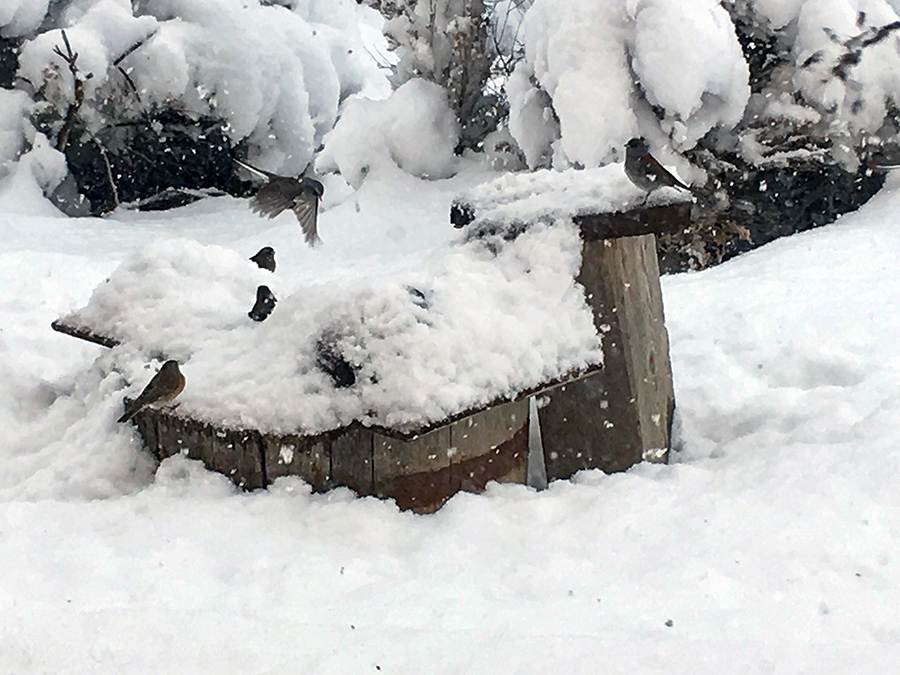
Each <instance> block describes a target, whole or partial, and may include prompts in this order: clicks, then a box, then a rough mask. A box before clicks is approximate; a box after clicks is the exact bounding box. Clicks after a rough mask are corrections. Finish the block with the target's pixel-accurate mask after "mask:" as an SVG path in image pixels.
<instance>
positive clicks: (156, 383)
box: [116, 360, 185, 422]
mask: <svg viewBox="0 0 900 675" xmlns="http://www.w3.org/2000/svg"><path fill="white" fill-rule="evenodd" d="M184 383H185V381H184V375H182V374H181V371H180V370H179V369H178V362H177V361H172V360H169V361H166V362H165V363H164V364H163V365H162V368H160V369H159V372H158V373H156V375H154V376H153V379H151V380H150V382H149V383H148V384H147V386H146V387H144V391H142V392H141V393H140V395H138V397H137V398H136V399H134V400H133V401H132V402H131V403H129V404H128V405H127V406H126V407H125V414H124V415H122V416H121V417H120V418H119V419H118V420H116V421H117V422H127V421H128V420H130V419H131V418H132V417H134V416H135V415H136V414H138V413H139V412H140V411H141V410H143V409H144V408H146V407H148V406H149V407H153V408H161V407H162V406H164V405H165V404H166V403H169V402H170V401H171V400H172V399H174V398H175V397H176V396H178V394H180V393H181V392H182V390H183V389H184Z"/></svg>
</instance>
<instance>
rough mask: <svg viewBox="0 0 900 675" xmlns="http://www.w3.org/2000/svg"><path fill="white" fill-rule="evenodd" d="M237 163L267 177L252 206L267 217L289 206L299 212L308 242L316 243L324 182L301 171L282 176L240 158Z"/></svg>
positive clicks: (298, 216)
mask: <svg viewBox="0 0 900 675" xmlns="http://www.w3.org/2000/svg"><path fill="white" fill-rule="evenodd" d="M234 163H235V164H237V165H238V166H240V167H243V168H244V169H247V170H248V171H252V172H253V173H255V174H258V175H260V176H262V177H263V178H265V179H266V180H267V181H268V182H267V183H266V184H265V185H263V186H262V187H261V188H260V189H259V191H258V192H257V193H256V195H255V196H254V197H253V198H252V199H251V200H250V208H251V209H253V210H254V211H255V212H256V213H258V214H260V215H262V216H266V217H268V218H274V217H275V216H277V215H279V214H281V212H282V211H286V210H287V209H290V210H291V211H293V212H294V215H295V216H297V222H298V223H300V229H301V230H303V236H304V238H305V239H306V243H307V244H309V245H310V246H315V244H316V242H318V241H319V234H318V231H317V230H316V221H317V220H318V215H319V201H320V200H321V199H322V195H323V194H325V186H324V185H322V183H320V182H319V181H317V180H316V179H315V178H310V177H309V176H304V175H302V174H301V175H300V176H297V177H296V178H292V177H290V176H279V175H277V174H274V173H269V172H268V171H263V170H262V169H257V168H256V167H255V166H250V165H249V164H247V163H246V162H242V161H241V160H239V159H235V160H234Z"/></svg>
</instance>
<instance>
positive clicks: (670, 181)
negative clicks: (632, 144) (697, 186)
mask: <svg viewBox="0 0 900 675" xmlns="http://www.w3.org/2000/svg"><path fill="white" fill-rule="evenodd" d="M641 161H643V162H644V163H645V164H646V165H647V168H648V170H649V171H650V173H651V174H653V175H654V176H656V177H657V180H659V182H660V183H662V184H663V185H668V186H669V187H672V186H675V187H680V188H681V189H682V190H687V191H689V192H690V188H689V187H688V186H687V185H685V184H684V183H682V182H681V181H680V180H678V179H677V178H675V176H673V175H672V173H671V172H670V171H669V170H668V169H667V168H666V167H664V166H663V165H662V164H660V163H659V160H658V159H656V157H654V156H653V155H651V154H649V153H648V154H646V155H641Z"/></svg>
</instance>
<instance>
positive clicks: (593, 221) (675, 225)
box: [450, 202, 692, 239]
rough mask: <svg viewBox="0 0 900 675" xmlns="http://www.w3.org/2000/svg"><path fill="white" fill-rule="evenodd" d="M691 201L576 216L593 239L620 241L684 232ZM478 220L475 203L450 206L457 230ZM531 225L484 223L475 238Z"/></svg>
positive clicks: (451, 220)
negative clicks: (623, 238) (620, 238)
mask: <svg viewBox="0 0 900 675" xmlns="http://www.w3.org/2000/svg"><path fill="white" fill-rule="evenodd" d="M691 208H692V204H691V202H675V203H671V204H663V205H659V206H647V207H641V208H637V209H632V210H630V211H617V212H611V213H587V214H583V215H576V216H573V217H572V220H573V222H574V223H575V224H576V225H578V226H579V227H580V228H581V231H582V233H583V234H584V236H585V237H586V238H589V239H616V238H619V237H639V236H641V235H645V234H657V235H661V234H674V233H676V232H680V231H681V230H683V229H684V228H685V227H686V224H687V223H689V222H690V215H691ZM477 217H478V213H477V209H476V208H475V207H474V206H472V205H471V204H465V203H456V202H454V203H453V204H452V205H451V207H450V222H451V223H452V224H453V226H454V227H456V228H461V227H465V226H467V225H469V224H471V223H473V222H474V221H475V220H476V218H477ZM527 227H528V224H527V223H520V224H518V225H506V224H492V223H491V222H489V221H487V222H485V221H481V222H479V223H478V225H476V226H475V230H476V231H475V232H474V233H472V234H473V236H475V237H478V236H484V235H488V234H497V233H498V232H501V231H506V230H510V231H522V230H524V229H527Z"/></svg>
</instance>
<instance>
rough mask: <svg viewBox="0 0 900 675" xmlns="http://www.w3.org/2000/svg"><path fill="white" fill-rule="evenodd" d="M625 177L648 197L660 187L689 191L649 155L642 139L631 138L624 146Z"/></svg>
mask: <svg viewBox="0 0 900 675" xmlns="http://www.w3.org/2000/svg"><path fill="white" fill-rule="evenodd" d="M625 175H626V176H628V178H629V179H630V180H631V182H632V183H634V184H635V185H637V186H638V187H639V188H640V189H641V190H644V191H645V192H646V193H647V195H648V196H649V195H650V193H651V192H653V191H654V190H656V189H658V188H661V187H677V188H681V189H682V190H687V191H688V192H690V191H691V189H690V188H689V187H688V186H687V185H685V184H684V183H682V182H681V181H680V180H678V179H677V178H675V176H673V175H672V174H671V173H669V171H668V169H666V167H664V166H663V165H662V164H660V163H659V161H658V160H657V159H656V157H654V156H653V155H651V154H650V148H649V146H648V145H647V141H645V140H644V139H643V138H632V139H631V140H630V141H628V143H627V144H626V145H625Z"/></svg>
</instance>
